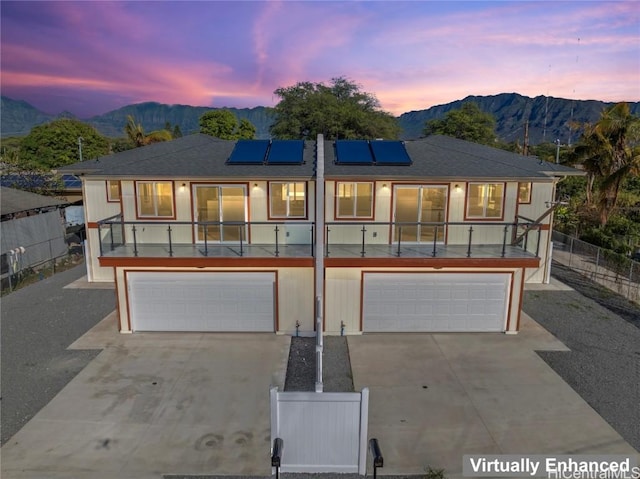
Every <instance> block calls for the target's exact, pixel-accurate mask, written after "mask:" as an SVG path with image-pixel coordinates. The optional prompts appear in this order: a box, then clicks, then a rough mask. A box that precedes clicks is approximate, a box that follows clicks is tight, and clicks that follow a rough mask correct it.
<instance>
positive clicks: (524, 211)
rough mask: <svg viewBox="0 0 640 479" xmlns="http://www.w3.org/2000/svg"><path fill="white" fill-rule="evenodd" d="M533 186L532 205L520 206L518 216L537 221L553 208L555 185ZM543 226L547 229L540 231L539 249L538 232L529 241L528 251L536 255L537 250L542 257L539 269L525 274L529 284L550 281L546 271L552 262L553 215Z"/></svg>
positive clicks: (532, 269)
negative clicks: (550, 254)
mask: <svg viewBox="0 0 640 479" xmlns="http://www.w3.org/2000/svg"><path fill="white" fill-rule="evenodd" d="M531 186H532V187H531V203H529V204H520V205H518V215H520V216H523V217H525V218H529V219H531V220H536V219H538V218H539V217H540V216H542V215H543V214H544V213H545V212H546V211H547V210H548V209H549V208H550V207H551V202H552V201H553V199H554V194H555V183H551V182H548V183H533V184H532V185H531ZM542 224H543V225H545V229H543V230H542V231H540V242H539V247H538V238H537V236H538V234H537V232H534V233H532V234H531V235H530V237H529V240H528V241H527V251H530V252H532V253H534V254H535V252H536V249H538V256H539V257H540V267H539V268H527V270H526V272H525V281H526V282H527V283H542V282H544V281H547V280H548V278H546V271H547V268H548V263H549V261H551V258H550V257H549V249H550V242H551V228H552V224H553V213H551V214H549V215H548V216H547V217H546V218H544V219H543V220H542Z"/></svg>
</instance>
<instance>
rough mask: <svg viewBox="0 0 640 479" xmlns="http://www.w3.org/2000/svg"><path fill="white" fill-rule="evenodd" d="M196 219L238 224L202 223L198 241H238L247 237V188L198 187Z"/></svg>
mask: <svg viewBox="0 0 640 479" xmlns="http://www.w3.org/2000/svg"><path fill="white" fill-rule="evenodd" d="M193 197H194V209H195V211H194V219H195V221H196V222H198V223H203V222H207V221H210V222H214V223H216V222H224V223H227V222H235V223H236V224H225V225H219V224H207V225H204V224H198V225H197V226H196V240H197V241H198V242H204V240H205V236H206V240H207V241H212V242H220V243H223V242H237V241H240V238H241V237H242V240H243V241H245V240H246V238H247V233H246V232H247V226H246V225H245V224H244V223H245V222H246V220H247V187H246V186H245V185H194V186H193Z"/></svg>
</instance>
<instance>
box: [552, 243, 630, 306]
mask: <svg viewBox="0 0 640 479" xmlns="http://www.w3.org/2000/svg"><path fill="white" fill-rule="evenodd" d="M551 238H552V241H553V260H554V261H557V262H558V263H561V264H563V265H565V266H567V267H569V268H571V269H572V270H574V271H576V272H578V273H580V274H581V275H583V276H585V277H587V278H589V279H590V280H592V281H595V282H596V283H599V284H601V285H602V286H605V287H606V288H608V289H610V290H612V291H615V292H616V293H618V294H620V295H622V296H624V297H625V298H627V299H628V300H630V301H633V302H635V303H638V304H640V263H638V262H637V261H634V260H632V259H631V258H629V257H627V256H625V255H622V254H620V253H616V252H615V251H611V250H608V249H605V248H601V247H599V246H596V245H593V244H590V243H586V242H584V241H581V240H579V239H577V238H574V237H572V236H568V235H566V234H564V233H560V232H558V231H554V232H553V234H552V237H551Z"/></svg>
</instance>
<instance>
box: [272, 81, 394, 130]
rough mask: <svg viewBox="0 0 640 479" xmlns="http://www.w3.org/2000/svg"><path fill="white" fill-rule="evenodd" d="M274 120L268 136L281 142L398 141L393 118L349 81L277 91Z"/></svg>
mask: <svg viewBox="0 0 640 479" xmlns="http://www.w3.org/2000/svg"><path fill="white" fill-rule="evenodd" d="M274 93H275V94H276V95H277V96H278V97H280V102H279V103H278V104H277V105H276V106H275V108H274V113H275V115H276V120H275V122H274V123H273V125H272V126H271V134H272V135H273V136H274V137H276V138H280V139H315V138H316V136H317V135H318V133H322V134H323V135H324V137H325V138H326V139H328V140H335V139H373V138H387V139H394V138H398V135H399V134H400V127H399V126H398V123H397V120H396V118H394V117H393V116H392V115H391V114H390V113H387V112H385V111H382V110H381V109H380V103H379V102H378V100H377V98H376V97H375V96H374V95H373V94H371V93H367V92H363V91H361V90H360V86H358V85H357V84H355V83H353V82H350V81H349V80H347V79H345V78H343V77H338V78H332V79H331V83H330V85H325V84H324V83H311V82H299V83H297V84H296V85H294V86H290V87H286V88H278V89H277V90H275V92H274Z"/></svg>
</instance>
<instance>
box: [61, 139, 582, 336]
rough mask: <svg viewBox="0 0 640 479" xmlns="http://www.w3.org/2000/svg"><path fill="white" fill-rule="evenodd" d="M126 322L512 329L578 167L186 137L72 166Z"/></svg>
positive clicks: (448, 153) (331, 144) (438, 151)
mask: <svg viewBox="0 0 640 479" xmlns="http://www.w3.org/2000/svg"><path fill="white" fill-rule="evenodd" d="M64 171H65V173H66V172H70V173H73V174H76V175H79V176H80V177H81V178H82V183H83V196H84V205H85V219H86V221H87V223H86V226H87V240H88V248H87V249H88V251H87V253H88V254H87V261H88V270H89V272H90V278H89V279H90V281H115V285H116V294H117V306H118V314H119V329H120V331H122V332H135V331H254V332H256V331H263V332H276V333H282V334H292V333H295V332H296V331H298V332H300V333H304V332H310V331H313V330H314V328H315V318H316V317H317V316H318V313H320V314H319V315H320V316H321V317H322V328H323V330H324V332H325V333H326V334H360V333H363V332H382V331H387V332H392V331H393V332H440V331H460V332H463V331H464V332H481V331H492V332H507V333H515V332H517V331H518V328H519V320H520V310H521V304H522V291H523V288H524V284H525V283H526V282H543V281H546V280H547V278H548V265H549V261H550V249H551V241H550V237H551V231H550V230H551V224H552V216H553V200H554V193H555V186H556V183H557V182H558V181H559V180H560V179H561V178H562V177H564V176H567V175H574V174H580V172H578V171H576V170H573V169H571V168H566V167H563V166H560V165H555V164H550V163H547V162H541V161H539V160H538V159H537V158H535V157H524V156H520V155H516V154H513V153H509V152H505V151H502V150H497V149H494V148H490V147H486V146H482V145H476V144H473V143H469V142H465V141H461V140H456V139H452V138H448V137H442V136H433V137H428V138H425V139H421V140H415V141H407V142H398V141H383V140H379V141H374V140H371V141H364V140H362V141H355V140H353V141H347V140H344V141H340V140H338V141H324V140H323V139H322V137H321V136H320V137H319V138H318V140H317V141H284V140H240V141H237V142H235V141H225V140H219V139H215V138H212V137H209V136H206V135H192V136H188V137H184V138H181V139H178V140H174V141H171V142H167V143H157V144H153V145H150V146H147V147H143V148H137V149H134V150H129V151H125V152H122V153H119V154H116V155H112V156H108V157H103V158H100V159H98V160H95V161H90V162H83V163H81V164H76V165H72V166H70V167H65V168H64Z"/></svg>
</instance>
